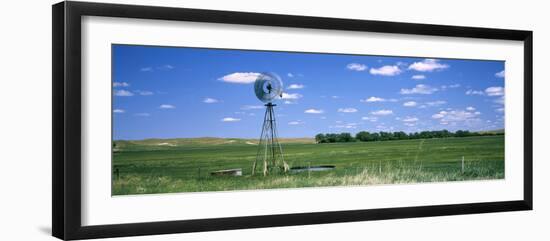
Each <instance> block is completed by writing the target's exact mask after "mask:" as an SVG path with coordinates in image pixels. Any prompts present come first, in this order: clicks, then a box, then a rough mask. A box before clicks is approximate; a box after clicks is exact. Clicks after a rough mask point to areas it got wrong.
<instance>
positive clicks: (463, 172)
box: [462, 156, 464, 174]
mask: <svg viewBox="0 0 550 241" xmlns="http://www.w3.org/2000/svg"><path fill="white" fill-rule="evenodd" d="M462 174H464V156H462Z"/></svg>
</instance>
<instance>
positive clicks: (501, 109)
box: [495, 107, 504, 113]
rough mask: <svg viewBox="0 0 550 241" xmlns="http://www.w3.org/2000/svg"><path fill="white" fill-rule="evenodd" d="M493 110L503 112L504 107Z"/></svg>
mask: <svg viewBox="0 0 550 241" xmlns="http://www.w3.org/2000/svg"><path fill="white" fill-rule="evenodd" d="M495 111H496V112H499V113H503V112H504V107H501V108H498V109H495Z"/></svg>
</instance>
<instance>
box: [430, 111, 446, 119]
mask: <svg viewBox="0 0 550 241" xmlns="http://www.w3.org/2000/svg"><path fill="white" fill-rule="evenodd" d="M446 114H447V112H446V111H440V112H439V113H436V114H433V115H432V118H434V119H441V118H443V117H445V115H446Z"/></svg>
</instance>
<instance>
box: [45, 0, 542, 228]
mask: <svg viewBox="0 0 550 241" xmlns="http://www.w3.org/2000/svg"><path fill="white" fill-rule="evenodd" d="M53 118H54V119H53V235H54V236H56V237H58V238H61V239H86V238H100V237H117V236H131V235H148V234H165V233H178V232H198V231H211V230H227V229H242V228H258V227H274V226H287V225H305V224H320V223H333V222H349V221H365V220H380V219H395V218H412V217H426V216H440V215H456V214H470V213H486V212H500V211H517V210H530V209H532V32H531V31H523V30H504V29H487V28H473V27H457V26H441V25H428V24H413V23H395V22H381V21H366V20H352V19H334V18H321V17H306V16H290V15H274V14H263V13H245V12H227V11H214V10H196V9H182V8H168V7H152V6H134V5H117V4H102V3H85V2H70V1H68V2H61V3H58V4H56V5H54V6H53Z"/></svg>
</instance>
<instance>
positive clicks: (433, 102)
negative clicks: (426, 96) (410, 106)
mask: <svg viewBox="0 0 550 241" xmlns="http://www.w3.org/2000/svg"><path fill="white" fill-rule="evenodd" d="M444 104H447V101H444V100H436V101H429V102H426V105H428V106H440V105H444Z"/></svg>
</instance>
